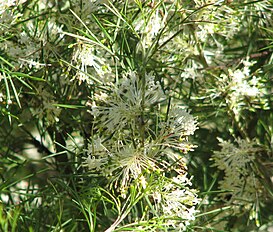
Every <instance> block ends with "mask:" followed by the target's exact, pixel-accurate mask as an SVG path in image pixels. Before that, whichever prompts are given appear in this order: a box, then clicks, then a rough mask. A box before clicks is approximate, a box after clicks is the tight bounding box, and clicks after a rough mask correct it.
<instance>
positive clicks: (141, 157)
mask: <svg viewBox="0 0 273 232" xmlns="http://www.w3.org/2000/svg"><path fill="white" fill-rule="evenodd" d="M111 87H112V89H111V91H105V92H100V93H98V94H97V95H95V97H94V99H93V103H92V104H90V106H91V111H90V112H91V114H92V116H93V118H94V126H93V129H94V130H95V131H96V133H94V136H92V138H91V140H90V143H89V147H88V149H87V150H86V153H87V156H86V157H85V158H84V163H83V166H84V167H87V168H88V171H89V173H90V174H92V175H94V176H102V177H104V178H105V179H106V180H107V181H108V186H110V188H114V189H115V190H116V191H117V192H119V194H120V196H121V197H123V198H126V197H128V194H129V190H130V186H132V185H134V186H135V187H136V188H137V189H138V190H139V191H151V192H154V191H157V190H158V194H159V195H160V200H159V199H157V201H155V202H157V203H156V204H158V206H157V207H160V212H161V214H162V217H167V218H169V217H176V218H178V219H179V220H167V223H166V226H167V227H170V228H175V229H179V230H184V229H185V228H186V225H188V223H189V221H191V220H194V213H195V206H196V204H197V203H198V200H197V195H196V193H195V190H190V189H189V188H188V187H185V186H186V185H190V180H189V179H188V178H187V176H186V170H187V168H186V164H185V162H184V161H183V156H182V155H183V153H186V152H187V151H190V150H192V148H193V145H191V144H190V143H189V141H188V136H190V135H192V134H193V133H194V131H195V130H196V129H197V126H196V121H195V119H194V117H193V116H192V115H190V114H189V113H188V112H187V111H185V110H184V109H183V108H182V107H180V106H176V105H172V104H170V106H168V108H169V109H168V110H167V109H166V98H167V97H166V95H165V94H164V91H163V90H162V87H161V85H160V83H159V82H158V81H156V80H155V77H154V76H153V75H152V74H151V73H149V74H143V75H140V74H138V73H136V72H133V71H130V72H128V73H126V74H124V75H123V76H122V78H120V79H119V80H118V82H117V84H112V86H111ZM164 104H165V107H164ZM161 106H162V107H161ZM163 109H164V110H163ZM165 110H167V113H166V112H164V111H165ZM174 150H175V151H176V153H175V152H174ZM167 170H172V171H173V172H174V173H176V175H177V176H174V178H173V179H168V178H166V179H168V180H169V181H166V182H164V183H165V184H164V185H163V186H162V187H161V189H157V186H158V185H157V184H154V183H153V182H154V181H156V179H158V178H159V177H158V178H155V179H153V178H151V176H163V175H164V172H165V171H167ZM152 180H153V181H152ZM178 182H179V183H178ZM151 186H152V187H151ZM153 186H154V187H153ZM151 188H152V189H151ZM153 188H156V189H157V190H155V189H153ZM178 221H179V223H178Z"/></svg>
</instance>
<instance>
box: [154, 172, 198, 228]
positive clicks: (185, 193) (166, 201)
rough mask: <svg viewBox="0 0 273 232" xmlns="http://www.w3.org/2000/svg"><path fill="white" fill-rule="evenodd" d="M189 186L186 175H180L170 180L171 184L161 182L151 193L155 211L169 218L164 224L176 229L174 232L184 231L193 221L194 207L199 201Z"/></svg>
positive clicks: (194, 191) (189, 182)
mask: <svg viewBox="0 0 273 232" xmlns="http://www.w3.org/2000/svg"><path fill="white" fill-rule="evenodd" d="M164 181H166V182H167V183H164ZM191 185H192V183H191V181H190V179H188V177H187V176H186V174H181V175H178V176H177V177H174V178H172V180H171V182H169V180H161V183H160V184H159V185H158V188H157V189H156V190H155V191H154V192H153V193H152V198H153V199H154V202H155V209H156V210H157V212H158V213H160V212H162V214H163V215H164V217H166V218H169V219H167V221H166V223H167V224H169V225H170V226H171V227H173V228H176V231H185V230H186V228H187V226H188V225H189V224H190V221H193V220H195V214H196V212H197V210H196V205H197V204H198V203H199V202H200V199H198V197H197V194H196V190H194V189H190V188H189V187H190V186H191ZM162 186H163V188H161V187H162ZM181 186H183V188H182V189H181ZM177 219H182V220H177Z"/></svg>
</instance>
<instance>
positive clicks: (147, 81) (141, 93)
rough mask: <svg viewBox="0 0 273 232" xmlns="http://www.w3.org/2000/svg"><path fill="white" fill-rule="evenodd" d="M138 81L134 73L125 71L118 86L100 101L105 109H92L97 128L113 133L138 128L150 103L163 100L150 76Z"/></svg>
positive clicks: (150, 105)
mask: <svg viewBox="0 0 273 232" xmlns="http://www.w3.org/2000/svg"><path fill="white" fill-rule="evenodd" d="M142 78H144V79H141V78H140V77H139V76H138V75H137V74H136V73H135V72H129V73H128V74H127V75H126V76H124V78H123V79H122V80H121V83H119V84H117V85H116V86H113V92H112V93H111V94H109V97H108V98H107V99H105V102H104V105H105V104H106V105H107V106H96V107H95V108H94V109H93V112H94V116H96V117H97V118H98V124H99V126H103V127H105V128H107V129H108V130H109V131H110V132H111V133H113V132H118V131H120V130H122V129H124V128H127V129H128V128H132V129H138V128H139V127H140V126H142V124H144V123H145V120H146V119H145V118H144V117H145V114H146V113H147V112H149V111H150V110H151V108H152V107H153V104H154V103H157V102H159V101H161V100H162V99H164V93H163V91H162V89H161V86H160V84H159V83H158V82H155V80H154V76H152V75H151V74H146V75H145V76H143V77H142ZM94 110H95V111H94ZM99 116H100V117H99Z"/></svg>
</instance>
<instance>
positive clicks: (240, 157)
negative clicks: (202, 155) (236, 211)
mask: <svg viewBox="0 0 273 232" xmlns="http://www.w3.org/2000/svg"><path fill="white" fill-rule="evenodd" d="M219 140H220V139H219ZM236 143H237V144H238V145H235V144H232V143H231V142H227V141H223V140H220V144H219V145H220V146H221V147H222V149H221V151H215V152H214V154H213V155H212V159H213V161H214V165H213V166H216V167H217V168H218V169H220V170H223V171H224V174H225V175H224V179H223V180H221V181H219V184H220V186H219V187H220V189H221V190H225V191H230V192H228V193H222V194H220V196H223V197H224V198H225V196H226V195H228V194H230V195H231V198H230V201H234V200H239V199H241V200H240V201H239V202H240V204H244V202H246V201H247V202H253V203H254V202H255V201H256V198H257V196H258V195H260V193H261V189H262V187H261V183H260V181H259V180H258V178H257V177H256V175H255V174H254V173H253V169H252V168H251V166H252V164H253V163H254V162H255V159H256V155H257V153H258V152H259V150H260V148H259V147H257V146H256V142H255V141H247V140H243V139H237V140H236Z"/></svg>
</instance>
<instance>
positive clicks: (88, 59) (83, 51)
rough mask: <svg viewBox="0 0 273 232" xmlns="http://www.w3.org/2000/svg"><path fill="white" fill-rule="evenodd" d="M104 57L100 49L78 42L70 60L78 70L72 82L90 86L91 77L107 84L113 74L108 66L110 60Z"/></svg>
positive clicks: (105, 55) (91, 82)
mask: <svg viewBox="0 0 273 232" xmlns="http://www.w3.org/2000/svg"><path fill="white" fill-rule="evenodd" d="M105 57H107V54H105V53H104V51H103V50H102V49H95V47H94V45H90V44H87V43H83V42H78V43H77V46H74V55H73V58H72V59H73V61H74V62H75V63H76V64H77V65H76V68H78V70H77V73H76V75H75V76H74V77H73V79H72V80H74V79H76V80H78V81H79V84H81V83H82V82H86V83H87V84H88V85H90V84H93V83H94V82H93V80H92V76H96V77H97V76H98V77H99V79H100V80H102V81H103V82H104V83H107V82H108V81H109V80H110V78H111V76H112V75H111V74H112V73H113V72H112V69H111V66H110V64H111V60H110V59H106V58H105Z"/></svg>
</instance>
